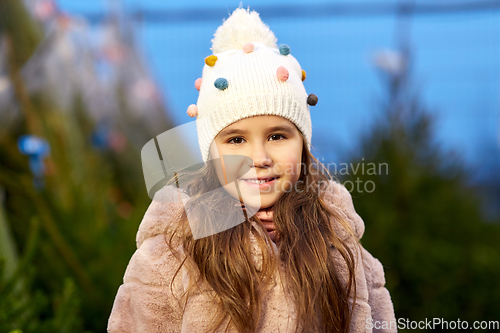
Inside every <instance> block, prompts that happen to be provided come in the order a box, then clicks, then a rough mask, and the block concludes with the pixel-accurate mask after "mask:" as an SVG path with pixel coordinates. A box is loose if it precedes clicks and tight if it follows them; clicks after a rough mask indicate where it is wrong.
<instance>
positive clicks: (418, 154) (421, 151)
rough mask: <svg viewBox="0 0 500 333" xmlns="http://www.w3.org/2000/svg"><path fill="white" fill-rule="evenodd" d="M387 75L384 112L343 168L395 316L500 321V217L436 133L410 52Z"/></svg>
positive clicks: (364, 238)
mask: <svg viewBox="0 0 500 333" xmlns="http://www.w3.org/2000/svg"><path fill="white" fill-rule="evenodd" d="M380 67H382V68H383V69H384V66H380ZM394 69H397V70H394ZM382 75H383V76H382V78H383V79H384V86H385V87H386V88H387V89H386V96H385V97H384V99H383V101H382V102H381V105H380V107H381V110H382V112H381V115H380V117H379V120H378V121H377V122H376V124H375V125H374V126H373V128H372V130H371V131H369V132H368V133H367V134H366V136H365V137H364V138H363V140H362V143H361V146H360V149H359V150H358V151H357V152H356V154H355V155H353V156H351V158H350V159H351V160H352V161H353V162H352V168H351V169H350V170H349V173H350V174H349V175H342V174H340V175H339V176H340V177H342V178H343V179H342V181H343V182H344V183H345V185H346V187H347V188H348V189H349V190H351V189H352V192H351V194H352V196H353V200H354V205H355V208H356V211H357V212H358V214H359V215H360V216H361V217H362V218H363V219H364V221H365V223H366V231H365V236H364V237H363V238H362V243H363V245H364V246H365V247H366V248H367V249H368V250H369V251H370V252H371V253H373V255H374V256H375V257H377V258H379V259H380V261H381V262H382V264H383V265H384V269H385V273H386V280H387V288H388V289H389V291H390V293H391V296H392V300H393V302H394V306H395V312H396V318H407V319H409V320H413V321H419V320H425V318H428V319H430V320H432V318H443V319H444V320H448V321H456V320H457V319H460V320H468V321H469V323H470V324H471V325H472V322H473V321H475V320H499V317H498V314H499V313H500V289H499V288H498V278H499V277H500V251H498V249H499V247H498V246H499V245H498V244H500V223H491V222H490V223H486V219H485V218H484V216H483V215H482V214H481V209H480V207H481V202H480V200H479V199H478V195H477V190H478V189H477V188H474V187H472V186H470V185H468V184H469V182H468V178H469V177H470V176H469V175H470V174H471V172H472V170H467V168H466V167H465V166H463V165H462V164H461V161H460V159H459V158H458V157H457V155H454V154H453V153H446V152H443V151H442V150H441V149H440V148H439V146H438V145H437V144H436V142H435V141H434V138H433V127H432V126H433V122H434V119H433V118H432V117H431V116H430V114H429V113H428V112H426V110H425V107H424V106H423V105H422V103H421V102H420V100H419V96H418V94H417V93H416V92H415V91H414V90H415V89H414V87H413V88H412V80H411V76H410V53H409V52H408V51H406V50H403V52H402V53H401V55H400V58H399V61H398V64H397V66H393V67H392V70H389V68H387V67H386V68H385V71H384V72H382ZM371 163H373V164H371ZM337 171H338V170H337ZM344 173H345V172H344ZM356 182H357V183H356ZM497 222H500V221H497Z"/></svg>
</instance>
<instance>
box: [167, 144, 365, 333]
mask: <svg viewBox="0 0 500 333" xmlns="http://www.w3.org/2000/svg"><path fill="white" fill-rule="evenodd" d="M190 177H191V179H192V182H191V183H190V185H189V186H188V187H187V194H189V195H190V197H191V200H190V201H189V202H188V203H187V204H186V206H185V210H183V211H181V212H180V215H179V216H178V218H179V223H177V228H176V229H175V230H174V231H173V233H172V234H171V236H170V239H169V241H168V242H167V243H168V245H169V247H170V249H171V250H172V251H175V246H174V245H173V244H172V242H173V240H174V238H177V239H178V240H179V241H180V242H179V243H177V244H182V247H183V251H184V254H185V257H184V259H183V260H182V263H181V265H180V266H179V268H178V270H177V272H176V274H175V275H177V274H178V273H179V271H180V270H181V268H182V266H183V265H184V264H186V265H188V266H187V267H188V269H189V272H193V271H196V272H197V274H196V276H197V279H196V281H191V282H190V285H189V288H188V289H187V290H186V293H185V294H186V295H189V294H190V293H191V292H194V291H195V290H196V289H197V288H199V286H200V285H201V284H205V285H206V286H209V288H210V289H211V290H213V291H214V292H215V294H216V299H217V301H218V309H217V312H216V313H217V315H216V316H215V317H214V320H213V326H212V327H211V329H213V330H214V331H215V330H216V329H218V328H219V327H220V325H222V324H223V323H224V322H227V325H226V327H225V328H226V329H227V328H228V327H229V325H232V326H233V327H234V328H235V329H236V330H237V331H238V332H255V331H256V329H257V327H258V324H259V320H260V315H261V309H262V304H261V303H262V302H261V291H262V290H264V289H265V288H266V286H267V285H268V283H269V282H270V281H271V277H272V276H273V274H274V272H275V269H276V267H277V266H276V264H277V260H280V261H281V262H282V264H283V265H284V271H285V273H286V277H285V278H286V281H287V283H288V290H289V292H290V294H291V295H290V296H292V299H293V300H294V302H295V308H296V311H297V326H296V331H299V330H300V332H348V330H349V324H350V321H351V315H352V310H353V308H354V303H355V299H356V283H355V275H354V272H355V264H356V263H355V259H354V258H355V254H354V253H353V250H355V248H356V247H353V248H350V247H349V246H348V245H347V243H346V241H344V240H342V239H341V238H340V237H339V235H337V234H336V232H335V230H334V228H333V226H332V223H339V224H341V226H342V227H344V228H345V229H346V230H347V231H348V232H350V234H351V235H352V230H351V228H350V226H349V224H348V223H347V222H346V221H345V220H344V219H342V218H341V216H340V215H339V213H338V212H336V211H335V210H332V209H330V208H329V207H328V206H327V205H326V204H325V202H324V201H323V199H322V195H321V193H322V191H323V190H324V187H325V185H326V184H327V183H328V180H329V179H331V175H330V173H329V172H328V170H327V169H326V168H325V167H324V166H323V165H322V164H321V163H320V162H319V161H318V160H317V159H316V158H315V157H314V156H313V155H312V154H311V152H310V151H309V149H308V147H307V145H306V143H305V140H303V150H302V168H301V173H300V177H299V180H298V181H297V183H296V184H295V186H293V190H290V191H287V192H285V193H284V194H283V195H282V196H281V197H280V198H279V199H278V200H277V201H276V203H275V204H274V206H273V214H274V216H273V222H274V225H275V228H276V231H277V233H278V237H279V249H278V255H277V256H276V255H275V254H274V251H273V250H272V247H271V246H270V244H271V239H270V237H269V235H268V234H267V232H266V229H265V228H264V226H263V225H262V223H261V221H260V220H259V219H258V218H257V217H256V216H252V217H251V218H250V219H247V220H246V221H245V222H243V223H241V224H239V225H237V226H235V227H232V228H230V229H227V230H225V231H222V232H219V233H217V234H214V235H211V236H208V237H204V238H200V239H196V240H195V239H194V238H193V234H192V232H191V229H190V227H189V224H188V221H187V215H186V211H189V210H192V211H196V212H197V215H196V216H200V217H203V218H202V220H203V221H202V222H201V223H200V225H213V223H214V222H216V221H217V220H218V218H220V217H221V216H223V215H222V214H225V215H224V216H225V219H226V220H227V214H228V212H231V211H235V210H234V209H230V207H234V205H235V203H236V204H238V203H239V201H238V200H237V199H235V198H233V197H231V196H230V195H229V194H224V192H225V191H212V190H214V189H216V188H220V184H219V180H218V177H217V175H216V172H215V168H214V166H213V165H212V163H211V162H210V161H209V162H208V163H207V164H206V165H205V166H204V167H203V168H201V169H200V170H199V171H198V172H197V174H196V177H193V176H192V175H191V176H190ZM212 193H213V194H212ZM229 214H230V213H229ZM245 216H246V215H245ZM235 218H236V216H235ZM251 221H255V222H257V223H258V225H259V227H261V231H262V232H258V231H257V230H255V228H253V227H252V224H251ZM250 233H252V234H253V235H254V236H255V239H256V241H257V244H258V246H259V248H260V252H261V254H262V265H261V267H260V268H259V269H257V267H256V265H255V263H254V261H253V259H252V244H251V242H250V237H249V235H250ZM354 242H355V244H356V245H357V244H358V243H357V240H355V239H354ZM332 251H338V253H339V254H340V255H341V256H342V258H343V260H344V261H345V267H346V269H347V271H348V279H347V281H344V282H343V280H342V279H341V278H340V273H339V271H340V268H339V267H337V265H338V263H335V261H334V260H332V254H331V253H332ZM177 255H178V254H177ZM174 279H175V276H174ZM172 281H173V280H172ZM350 297H352V298H353V302H352V304H351V305H350V304H349V298H350ZM185 299H187V298H185ZM304 324H306V325H304Z"/></svg>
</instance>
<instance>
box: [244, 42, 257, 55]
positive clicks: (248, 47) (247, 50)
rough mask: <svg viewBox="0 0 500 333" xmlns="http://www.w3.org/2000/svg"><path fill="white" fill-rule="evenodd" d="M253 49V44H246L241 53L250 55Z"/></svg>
mask: <svg viewBox="0 0 500 333" xmlns="http://www.w3.org/2000/svg"><path fill="white" fill-rule="evenodd" d="M254 49H255V45H253V43H246V44H245V45H243V52H245V53H251V52H253V50H254Z"/></svg>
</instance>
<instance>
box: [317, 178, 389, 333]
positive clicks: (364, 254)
mask: <svg viewBox="0 0 500 333" xmlns="http://www.w3.org/2000/svg"><path fill="white" fill-rule="evenodd" d="M324 198H325V201H326V202H327V204H329V205H331V207H333V208H335V209H338V211H339V212H340V213H341V215H342V216H343V217H345V218H346V220H347V221H348V222H349V223H350V225H351V227H352V229H353V232H354V235H355V236H356V238H357V239H358V240H359V239H361V237H362V236H363V234H364V231H365V225H364V222H363V220H362V218H361V217H360V216H359V215H358V213H357V212H356V210H355V209H354V204H353V201H352V197H351V194H350V193H349V191H348V190H347V189H346V188H345V187H344V186H343V185H341V184H339V183H337V182H335V181H330V183H329V187H328V190H327V191H326V193H325V197H324ZM334 228H336V229H337V230H336V231H337V232H338V233H339V235H340V236H341V237H347V233H346V231H345V230H343V228H340V227H339V226H338V225H334ZM360 249H361V251H360V252H361V253H360V254H361V256H360V257H358V258H359V259H361V261H362V266H361V267H362V268H361V267H360V271H359V272H357V275H358V276H361V277H362V279H363V280H364V281H362V282H363V283H361V284H360V286H359V287H360V288H361V289H364V290H365V292H364V295H366V296H367V297H368V300H367V303H368V305H369V307H370V308H371V310H370V311H369V312H371V320H372V324H373V326H374V327H373V332H396V331H397V329H396V319H395V315H394V307H393V304H392V300H391V296H390V294H389V291H388V290H387V288H385V276H384V269H383V267H382V264H381V263H380V261H379V260H378V259H376V258H374V257H373V256H372V255H371V254H370V253H369V252H368V251H367V250H366V249H365V248H364V247H362V246H361V247H360ZM359 259H358V260H359ZM365 288H366V289H365ZM366 296H364V297H366ZM360 301H363V302H365V301H366V300H365V299H363V300H361V299H360ZM358 310H359V311H358V312H363V309H358ZM367 315H368V316H369V314H367ZM391 323H392V328H391V327H390V325H391ZM365 324H366V323H363V326H366V325H365ZM377 327H379V328H378V329H377Z"/></svg>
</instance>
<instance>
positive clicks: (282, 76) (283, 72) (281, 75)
mask: <svg viewBox="0 0 500 333" xmlns="http://www.w3.org/2000/svg"><path fill="white" fill-rule="evenodd" d="M276 74H277V75H278V80H280V81H281V82H285V81H286V80H288V76H289V75H290V74H289V73H288V69H286V68H285V67H283V66H280V67H278V70H277V71H276Z"/></svg>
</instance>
